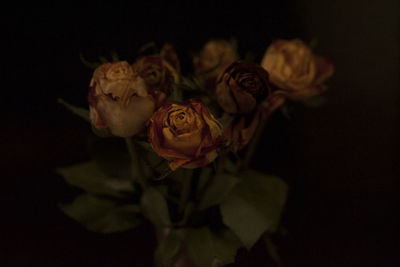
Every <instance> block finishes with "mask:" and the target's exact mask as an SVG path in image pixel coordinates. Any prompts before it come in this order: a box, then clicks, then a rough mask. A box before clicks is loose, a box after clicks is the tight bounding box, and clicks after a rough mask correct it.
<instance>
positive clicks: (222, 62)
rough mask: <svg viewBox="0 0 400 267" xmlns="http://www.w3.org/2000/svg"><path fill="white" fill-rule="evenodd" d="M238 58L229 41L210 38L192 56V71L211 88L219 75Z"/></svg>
mask: <svg viewBox="0 0 400 267" xmlns="http://www.w3.org/2000/svg"><path fill="white" fill-rule="evenodd" d="M238 58H239V56H238V54H237V52H236V51H235V49H234V48H233V47H232V45H231V43H230V42H228V41H225V40H211V41H209V42H207V43H206V44H205V45H204V47H203V48H202V50H201V51H200V53H199V54H197V55H196V56H195V57H194V58H193V65H194V72H195V74H196V75H197V76H199V78H200V81H201V82H202V83H204V85H205V86H206V87H207V88H209V89H213V87H214V86H215V82H216V80H217V78H218V77H219V75H220V74H221V73H222V72H223V71H224V70H225V69H226V68H227V67H228V66H229V65H230V64H232V63H233V62H235V61H236V60H237V59H238Z"/></svg>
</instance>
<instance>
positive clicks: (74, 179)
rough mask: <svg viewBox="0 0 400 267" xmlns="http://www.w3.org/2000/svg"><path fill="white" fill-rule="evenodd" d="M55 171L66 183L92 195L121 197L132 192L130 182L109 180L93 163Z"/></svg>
mask: <svg viewBox="0 0 400 267" xmlns="http://www.w3.org/2000/svg"><path fill="white" fill-rule="evenodd" d="M56 171H57V172H58V173H59V174H61V175H62V176H63V177H64V179H65V181H66V182H67V183H69V184H71V185H73V186H76V187H79V188H81V189H83V190H85V191H87V192H90V193H92V194H99V195H109V196H114V197H123V196H124V194H123V193H122V192H133V191H134V188H133V186H132V184H131V183H130V182H128V183H127V181H120V180H116V179H111V178H109V177H108V176H107V175H106V174H105V173H104V172H102V170H101V169H100V168H99V167H98V165H97V164H96V163H95V162H93V161H90V162H86V163H81V164H76V165H73V166H70V167H66V168H59V169H57V170H56Z"/></svg>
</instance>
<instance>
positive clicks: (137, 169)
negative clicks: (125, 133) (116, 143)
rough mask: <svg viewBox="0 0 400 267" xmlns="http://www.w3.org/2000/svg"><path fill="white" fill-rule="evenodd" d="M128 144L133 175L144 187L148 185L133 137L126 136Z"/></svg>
mask: <svg viewBox="0 0 400 267" xmlns="http://www.w3.org/2000/svg"><path fill="white" fill-rule="evenodd" d="M125 142H126V146H127V147H128V151H129V155H130V156H131V167H132V176H133V178H134V179H136V181H137V182H138V183H139V184H140V185H141V187H142V188H143V189H145V188H146V187H147V185H146V178H145V176H144V173H143V169H142V165H141V164H140V159H139V156H138V153H137V151H136V147H135V143H134V142H133V140H132V138H130V137H127V138H125Z"/></svg>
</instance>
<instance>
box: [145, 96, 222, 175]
mask: <svg viewBox="0 0 400 267" xmlns="http://www.w3.org/2000/svg"><path fill="white" fill-rule="evenodd" d="M150 121H151V125H150V128H149V140H150V142H151V144H152V147H153V149H154V151H155V152H156V153H157V154H158V155H160V156H161V157H164V158H166V159H167V160H169V161H170V163H169V166H170V168H171V169H172V170H176V169H177V168H179V167H183V168H198V167H202V166H204V165H206V164H208V163H210V162H211V161H213V160H214V159H215V158H216V157H217V152H216V148H217V147H218V146H219V145H220V144H221V141H222V140H221V136H222V126H221V124H220V123H219V122H218V121H217V120H216V119H215V118H214V117H213V115H212V114H211V113H210V111H209V110H208V108H207V106H205V105H204V104H203V103H202V102H201V101H198V100H190V101H188V102H187V103H176V102H169V103H166V104H165V105H163V106H162V107H161V108H159V109H158V110H157V111H156V112H155V113H154V115H153V116H152V118H151V120H150Z"/></svg>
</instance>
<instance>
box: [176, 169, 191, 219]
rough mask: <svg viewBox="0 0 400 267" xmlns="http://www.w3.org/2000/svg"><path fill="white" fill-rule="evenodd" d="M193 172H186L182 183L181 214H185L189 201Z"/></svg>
mask: <svg viewBox="0 0 400 267" xmlns="http://www.w3.org/2000/svg"><path fill="white" fill-rule="evenodd" d="M192 174H193V172H192V170H185V174H184V177H182V178H183V181H182V193H181V198H180V201H179V212H180V213H183V212H184V211H185V207H186V203H187V201H188V199H189V195H190V189H191V181H192Z"/></svg>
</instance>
